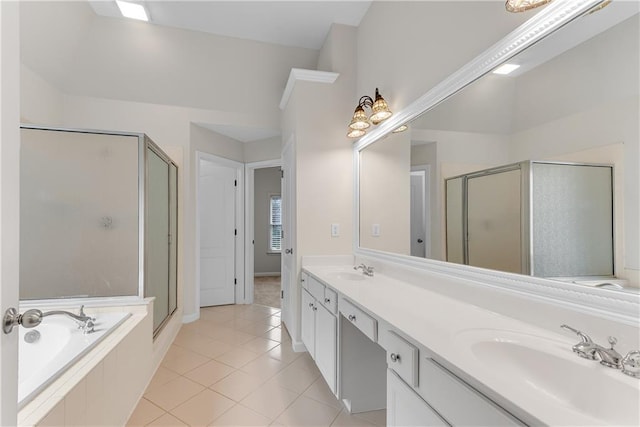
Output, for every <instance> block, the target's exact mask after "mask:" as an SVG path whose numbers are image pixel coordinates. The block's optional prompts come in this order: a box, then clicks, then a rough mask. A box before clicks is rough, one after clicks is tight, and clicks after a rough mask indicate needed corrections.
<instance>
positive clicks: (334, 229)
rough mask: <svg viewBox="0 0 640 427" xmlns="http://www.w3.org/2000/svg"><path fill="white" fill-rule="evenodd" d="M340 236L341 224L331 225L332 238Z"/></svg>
mask: <svg viewBox="0 0 640 427" xmlns="http://www.w3.org/2000/svg"><path fill="white" fill-rule="evenodd" d="M338 236H340V224H331V237H338Z"/></svg>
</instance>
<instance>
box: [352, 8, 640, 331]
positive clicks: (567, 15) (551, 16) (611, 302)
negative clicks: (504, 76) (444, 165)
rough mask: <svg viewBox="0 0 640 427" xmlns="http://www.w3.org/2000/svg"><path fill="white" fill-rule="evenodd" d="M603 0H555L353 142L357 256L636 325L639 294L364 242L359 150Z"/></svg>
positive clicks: (424, 111) (354, 246)
mask: <svg viewBox="0 0 640 427" xmlns="http://www.w3.org/2000/svg"><path fill="white" fill-rule="evenodd" d="M603 2H604V0H575V1H570V2H562V1H556V2H552V3H550V4H549V5H548V6H546V7H545V8H544V9H543V10H541V11H540V12H539V13H537V14H536V15H534V16H533V17H532V18H531V19H529V20H528V21H526V22H525V23H524V24H522V25H521V26H520V27H518V28H516V29H515V30H514V31H512V32H511V33H509V34H508V35H507V36H505V37H504V38H503V39H501V40H500V41H498V42H497V43H496V44H494V45H493V46H491V47H490V48H488V49H487V50H485V51H484V52H483V53H481V54H480V55H478V56H477V57H476V58H474V59H473V60H471V61H470V62H468V63H467V64H465V65H464V66H463V67H462V68H460V69H459V70H457V71H456V72H454V73H453V74H451V75H450V76H449V77H447V78H446V79H445V80H443V81H442V82H441V83H439V84H438V85H436V86H435V87H433V88H432V89H431V90H429V91H428V92H427V93H425V94H424V95H422V96H421V97H419V98H418V99H417V100H415V101H414V102H413V103H411V104H410V105H409V106H407V107H406V108H404V109H403V110H401V111H400V112H399V113H397V114H394V115H393V116H392V117H391V118H389V119H388V120H386V121H384V122H383V123H381V124H380V125H379V126H378V127H377V128H376V129H373V130H372V131H370V132H369V133H367V134H366V135H365V136H363V137H362V138H360V139H359V140H358V141H356V142H355V143H354V146H353V162H354V173H355V176H354V192H353V194H354V225H355V227H354V234H353V251H354V255H355V256H356V257H366V258H370V259H374V260H379V261H387V262H393V263H395V264H400V265H404V266H409V267H413V268H417V269H420V270H423V271H429V272H436V273H444V274H447V275H449V276H453V277H456V278H459V279H471V280H473V281H474V283H477V284H478V285H480V286H485V287H491V288H502V289H508V290H511V291H514V292H518V293H519V294H524V295H525V296H526V297H528V298H532V299H536V300H544V301H546V302H552V303H555V304H558V305H562V306H567V307H568V306H571V307H572V308H573V309H576V308H578V309H579V310H580V311H585V312H587V313H590V314H596V315H598V316H601V317H605V318H607V319H610V320H614V321H616V322H621V323H624V324H627V325H632V326H637V323H638V319H637V316H638V312H640V293H634V292H620V291H615V290H608V289H600V288H593V287H589V286H584V285H578V284H574V283H568V282H560V281H555V280H551V279H544V278H540V277H534V276H525V275H521V274H514V273H506V272H500V271H495V270H488V269H483V268H478V267H472V266H468V265H461V264H454V263H449V262H445V261H438V260H432V259H427V258H417V257H411V256H408V255H400V254H394V253H390V252H383V251H379V250H374V249H366V248H362V247H360V243H359V242H360V203H359V199H360V190H359V189H360V151H362V150H363V149H364V148H366V147H368V146H369V145H371V144H373V143H374V142H376V141H379V140H381V139H382V138H384V137H385V136H386V135H388V134H390V133H391V131H392V130H394V129H396V128H397V127H398V126H400V125H401V124H404V123H408V122H410V121H412V120H413V119H415V118H417V117H418V116H420V115H422V114H424V113H426V112H427V111H429V110H431V109H433V108H435V107H436V106H437V105H438V104H440V103H441V102H443V101H445V100H446V99H448V98H449V97H451V96H453V95H454V94H456V93H457V92H458V91H460V90H461V89H463V88H464V87H466V86H467V85H469V84H471V83H473V82H474V81H476V80H477V79H479V78H480V77H482V76H484V75H485V74H487V73H489V72H490V71H491V70H493V69H494V68H496V67H497V66H499V65H500V64H502V63H504V62H506V61H508V60H509V59H511V58H512V57H514V56H516V55H517V54H519V53H520V52H522V51H523V50H525V49H527V48H528V47H530V46H532V45H533V44H535V43H537V42H538V41H540V40H542V39H543V38H545V37H546V36H548V35H550V34H552V33H553V32H555V31H557V30H560V29H561V28H562V27H564V26H565V25H567V24H569V23H570V22H572V21H573V20H575V19H577V18H580V17H581V16H582V15H584V14H585V13H586V12H588V11H589V10H591V9H592V8H594V7H596V6H598V5H599V4H601V3H603Z"/></svg>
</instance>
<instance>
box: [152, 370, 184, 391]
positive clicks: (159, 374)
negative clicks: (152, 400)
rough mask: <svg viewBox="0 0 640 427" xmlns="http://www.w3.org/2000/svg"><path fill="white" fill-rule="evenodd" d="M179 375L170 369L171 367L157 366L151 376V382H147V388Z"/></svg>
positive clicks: (164, 382)
mask: <svg viewBox="0 0 640 427" xmlns="http://www.w3.org/2000/svg"><path fill="white" fill-rule="evenodd" d="M179 376H180V374H178V373H177V372H174V371H172V370H171V369H167V368H165V367H164V366H158V370H157V371H156V373H155V374H153V378H151V382H149V385H148V386H147V390H150V389H152V388H154V387H157V386H160V385H163V384H166V383H168V382H169V381H171V380H175V379H176V378H178V377H179Z"/></svg>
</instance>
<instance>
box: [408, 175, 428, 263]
mask: <svg viewBox="0 0 640 427" xmlns="http://www.w3.org/2000/svg"><path fill="white" fill-rule="evenodd" d="M425 208H426V205H425V172H424V171H423V170H422V171H413V172H411V210H410V221H411V256H417V257H421V258H424V257H425V256H426V243H425V241H426V209H425Z"/></svg>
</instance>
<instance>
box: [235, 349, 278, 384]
mask: <svg viewBox="0 0 640 427" xmlns="http://www.w3.org/2000/svg"><path fill="white" fill-rule="evenodd" d="M286 367H287V365H286V364H285V363H283V362H281V361H279V360H276V359H273V358H271V357H269V356H267V355H266V354H263V355H262V356H260V357H258V358H257V359H255V360H253V361H251V362H249V363H247V364H246V365H244V366H243V367H242V368H240V369H241V370H242V371H244V372H246V373H247V374H249V375H253V376H254V377H258V378H261V379H262V380H264V381H266V380H268V379H269V378H271V377H273V376H274V375H275V374H277V373H278V372H280V371H282V370H283V369H284V368H286Z"/></svg>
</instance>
